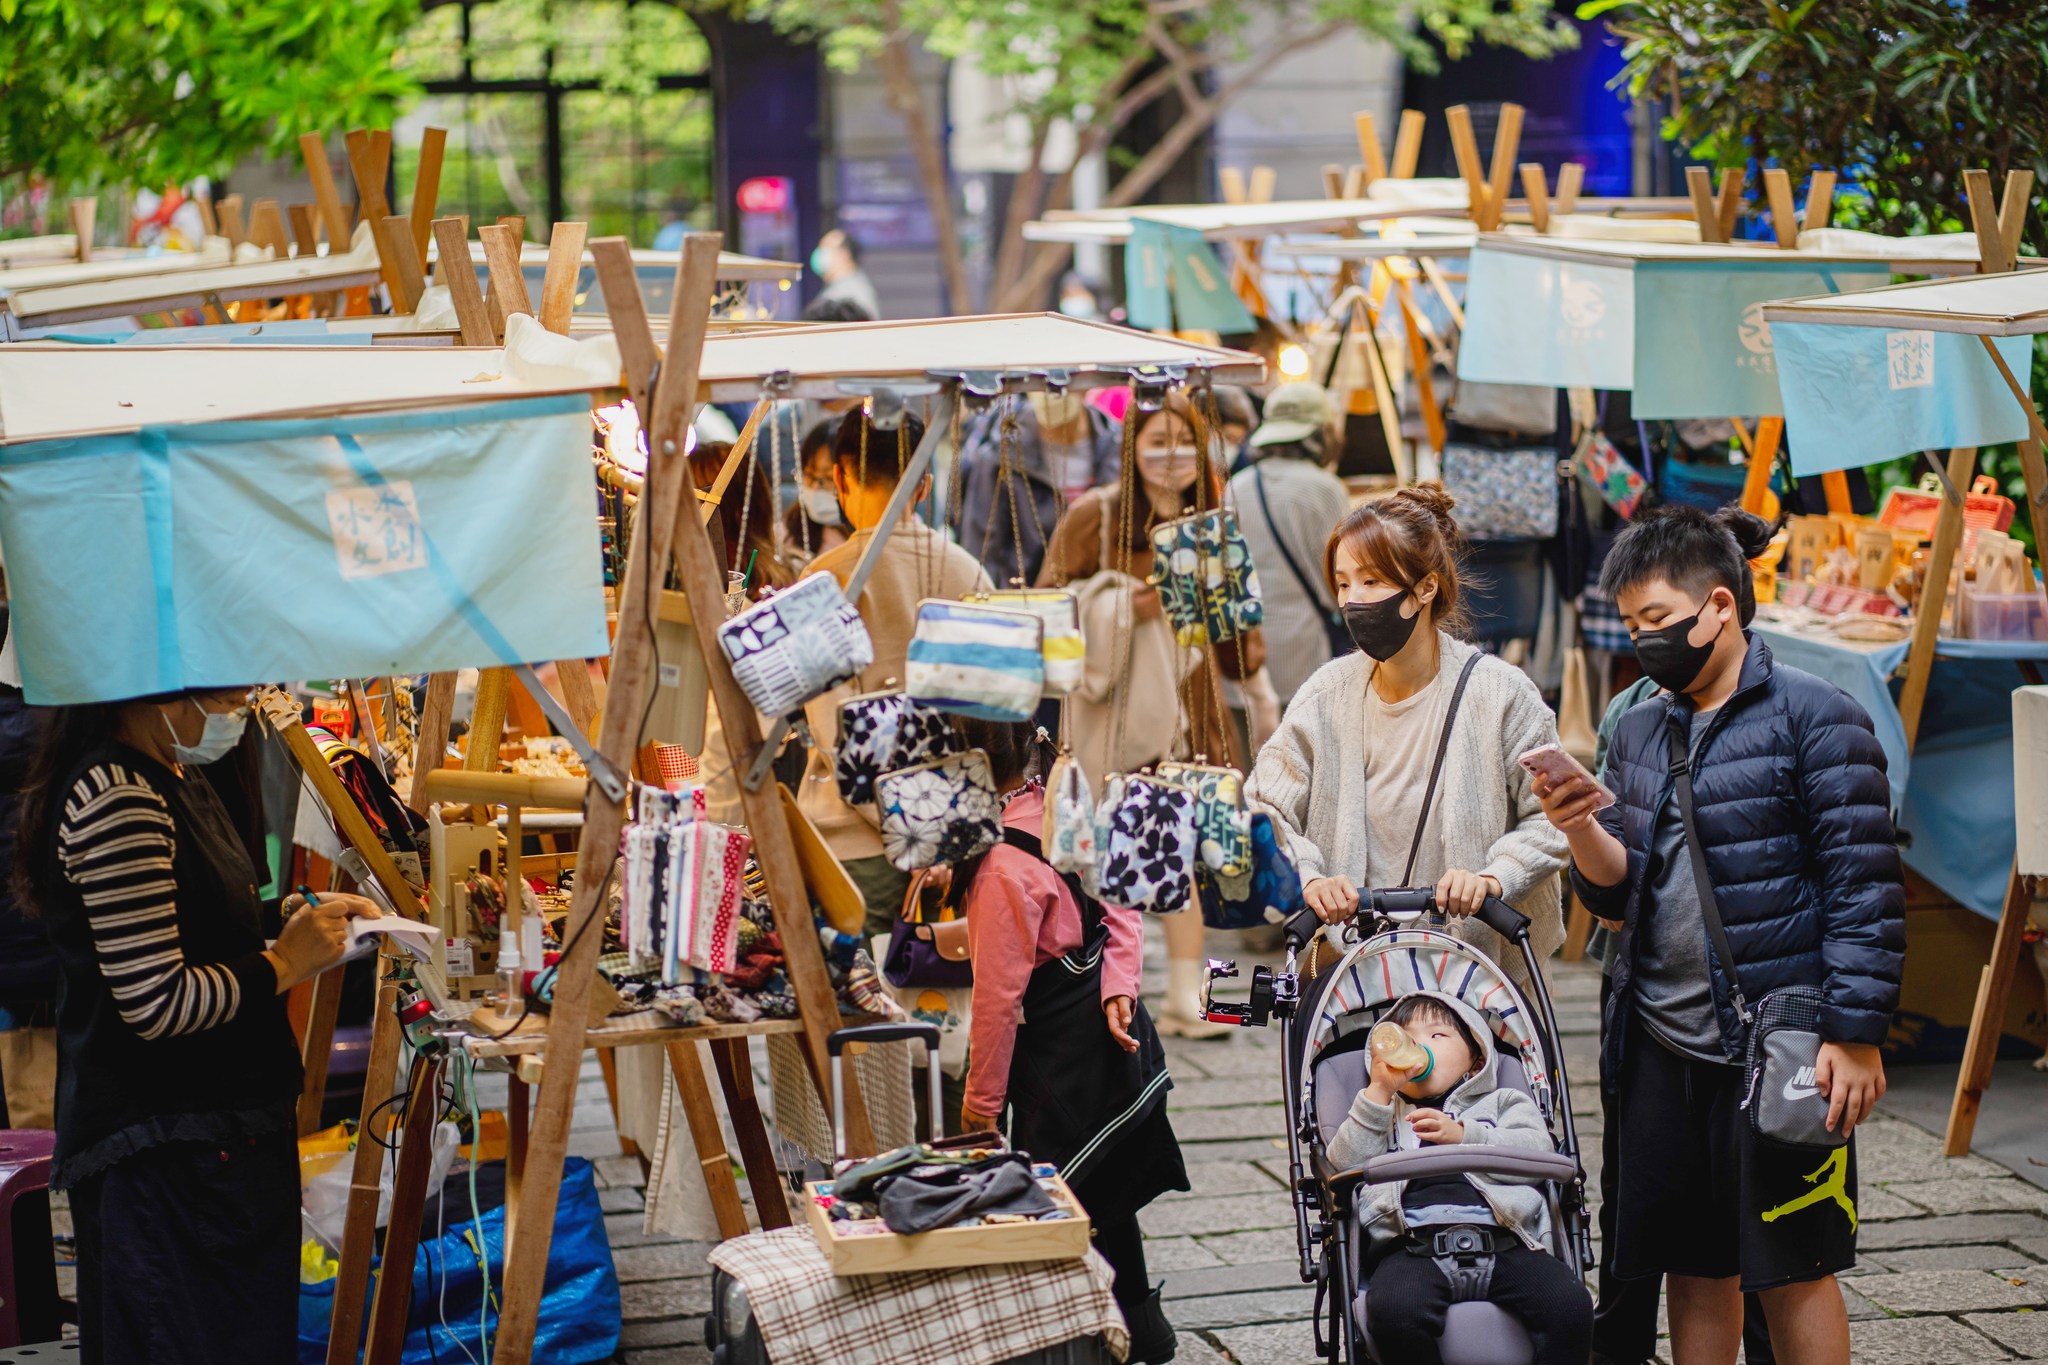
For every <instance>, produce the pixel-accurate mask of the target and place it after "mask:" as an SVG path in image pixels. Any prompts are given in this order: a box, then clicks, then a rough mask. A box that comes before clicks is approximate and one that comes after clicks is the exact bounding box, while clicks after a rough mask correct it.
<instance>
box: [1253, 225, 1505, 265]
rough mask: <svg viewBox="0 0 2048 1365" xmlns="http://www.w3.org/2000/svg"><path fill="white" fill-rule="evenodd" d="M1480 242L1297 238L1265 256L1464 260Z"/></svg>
mask: <svg viewBox="0 0 2048 1365" xmlns="http://www.w3.org/2000/svg"><path fill="white" fill-rule="evenodd" d="M1447 225H1448V224H1447ZM1478 239H1479V234H1478V233H1477V232H1476V231H1469V230H1468V231H1465V232H1424V233H1420V234H1418V235H1415V236H1409V237H1384V236H1382V237H1318V238H1313V239H1308V238H1294V239H1291V240H1288V241H1282V242H1273V243H1270V244H1268V245H1267V246H1266V248H1265V252H1266V254H1267V255H1269V256H1276V257H1285V258H1287V259H1290V260H1304V259H1308V260H1313V259H1317V258H1322V259H1335V260H1339V261H1384V260H1386V259H1387V258H1389V257H1392V256H1462V255H1464V254H1465V253H1466V252H1468V251H1470V250H1471V249H1472V246H1473V244H1474V243H1475V242H1476V241H1478Z"/></svg>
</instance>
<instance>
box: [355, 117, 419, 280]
mask: <svg viewBox="0 0 2048 1365" xmlns="http://www.w3.org/2000/svg"><path fill="white" fill-rule="evenodd" d="M387 140H388V135H387ZM347 141H348V164H349V168H350V169H351V170H352V171H353V172H354V173H355V180H356V203H357V205H358V207H359V208H360V209H361V212H362V221H363V222H365V223H367V224H369V226H370V240H371V241H372V242H374V243H376V246H377V272H378V274H380V275H382V276H383V277H384V288H385V289H386V290H388V291H389V292H390V294H391V303H392V307H393V308H397V307H398V306H399V300H400V299H402V298H404V296H405V285H404V282H403V281H402V280H401V279H400V278H399V275H398V262H397V261H396V260H395V259H394V257H393V253H392V249H391V240H390V234H389V233H388V232H386V231H385V228H384V220H385V219H386V218H389V217H390V216H391V209H390V207H389V206H388V205H387V204H386V202H385V199H384V166H385V163H384V162H382V161H380V160H379V159H378V157H377V151H376V145H375V143H374V142H373V140H372V137H371V135H370V134H369V133H366V132H364V131H363V130H362V129H360V128H357V129H354V130H352V131H351V132H350V133H349V135H348V139H347ZM343 240H344V241H346V240H347V239H346V238H344V239H343Z"/></svg>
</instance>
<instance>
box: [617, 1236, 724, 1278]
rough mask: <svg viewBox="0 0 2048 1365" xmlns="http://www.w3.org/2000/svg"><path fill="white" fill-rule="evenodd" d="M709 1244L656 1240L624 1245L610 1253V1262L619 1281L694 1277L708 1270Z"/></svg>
mask: <svg viewBox="0 0 2048 1365" xmlns="http://www.w3.org/2000/svg"><path fill="white" fill-rule="evenodd" d="M711 1246H712V1244H711V1243H709V1242H658V1243H656V1244H654V1245H653V1246H642V1247H626V1248H624V1249H622V1250H618V1251H614V1252H613V1253H612V1264H613V1265H615V1266H617V1267H618V1271H619V1282H620V1283H621V1284H631V1283H633V1282H635V1281H638V1280H673V1279H696V1278H701V1277H703V1276H706V1275H709V1274H710V1273H711V1262H710V1261H709V1260H707V1259H706V1257H707V1256H708V1255H709V1254H710V1251H711Z"/></svg>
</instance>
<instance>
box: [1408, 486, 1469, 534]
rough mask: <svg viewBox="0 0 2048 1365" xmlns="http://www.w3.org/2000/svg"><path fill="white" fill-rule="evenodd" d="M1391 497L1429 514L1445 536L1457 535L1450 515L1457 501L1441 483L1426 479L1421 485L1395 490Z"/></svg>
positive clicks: (1454, 520)
mask: <svg viewBox="0 0 2048 1365" xmlns="http://www.w3.org/2000/svg"><path fill="white" fill-rule="evenodd" d="M1393 497H1394V498H1395V499H1396V500H1398V501H1401V502H1405V503H1408V504H1409V505H1410V506H1413V507H1418V508H1420V509H1421V510H1423V511H1425V512H1427V513H1429V515H1430V516H1431V517H1433V518H1435V520H1436V524H1437V527H1438V528H1439V529H1440V530H1442V532H1443V533H1444V534H1445V535H1446V536H1451V535H1455V534H1457V530H1458V523H1457V519H1456V518H1454V517H1453V516H1452V515H1451V509H1452V508H1453V507H1456V506H1457V505H1458V500H1457V499H1456V498H1454V497H1452V496H1451V490H1450V489H1448V488H1445V487H1444V486H1443V484H1442V482H1441V481H1439V480H1437V479H1427V480H1424V481H1423V482H1422V483H1411V484H1409V485H1407V486H1406V487H1403V488H1397V489H1395V490H1394V492H1393Z"/></svg>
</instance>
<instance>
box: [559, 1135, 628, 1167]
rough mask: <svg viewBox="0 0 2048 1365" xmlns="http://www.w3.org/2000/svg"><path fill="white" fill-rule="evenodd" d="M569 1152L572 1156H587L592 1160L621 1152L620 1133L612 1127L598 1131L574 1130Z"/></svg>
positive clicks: (570, 1139)
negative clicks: (579, 1131)
mask: <svg viewBox="0 0 2048 1365" xmlns="http://www.w3.org/2000/svg"><path fill="white" fill-rule="evenodd" d="M568 1153H569V1155H570V1156H586V1157H589V1158H590V1159H591V1160H592V1161H596V1160H598V1159H599V1158H601V1157H608V1156H617V1155H618V1154H619V1135H618V1134H617V1133H615V1132H613V1131H612V1130H611V1129H610V1128H605V1129H603V1130H601V1131H596V1132H582V1133H578V1132H574V1131H571V1132H570V1134H569V1147H568Z"/></svg>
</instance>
